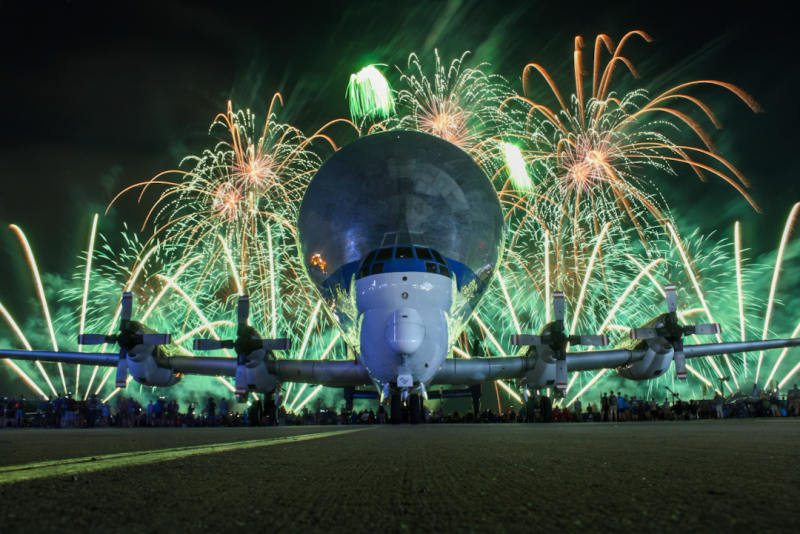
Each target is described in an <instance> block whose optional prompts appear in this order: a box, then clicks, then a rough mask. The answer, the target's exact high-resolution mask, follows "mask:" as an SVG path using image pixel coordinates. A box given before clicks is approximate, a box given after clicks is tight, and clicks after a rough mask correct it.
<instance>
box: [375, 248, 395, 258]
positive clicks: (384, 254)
mask: <svg viewBox="0 0 800 534" xmlns="http://www.w3.org/2000/svg"><path fill="white" fill-rule="evenodd" d="M392 250H393V249H391V248H382V249H380V250H379V251H378V255H377V256H376V257H375V261H387V260H391V259H392Z"/></svg>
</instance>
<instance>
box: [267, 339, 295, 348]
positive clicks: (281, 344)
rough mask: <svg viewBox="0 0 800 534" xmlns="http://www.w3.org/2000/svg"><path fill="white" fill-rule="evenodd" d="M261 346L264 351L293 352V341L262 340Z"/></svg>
mask: <svg viewBox="0 0 800 534" xmlns="http://www.w3.org/2000/svg"><path fill="white" fill-rule="evenodd" d="M261 346H262V347H263V349H264V350H291V348H292V340H291V339H262V340H261Z"/></svg>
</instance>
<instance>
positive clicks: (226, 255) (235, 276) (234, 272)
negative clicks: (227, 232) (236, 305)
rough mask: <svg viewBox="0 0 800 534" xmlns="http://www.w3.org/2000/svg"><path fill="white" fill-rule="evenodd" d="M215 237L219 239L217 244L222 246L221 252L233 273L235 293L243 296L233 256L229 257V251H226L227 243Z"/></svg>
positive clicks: (219, 236)
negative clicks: (222, 251) (223, 252)
mask: <svg viewBox="0 0 800 534" xmlns="http://www.w3.org/2000/svg"><path fill="white" fill-rule="evenodd" d="M217 237H218V238H219V242H220V243H221V244H222V250H224V251H225V257H226V258H228V264H229V265H230V266H231V272H232V273H233V280H234V281H235V282H236V291H237V292H238V293H239V295H244V292H243V291H242V282H241V280H239V273H238V270H237V269H236V264H235V263H233V256H231V251H230V250H229V249H228V245H227V243H225V240H224V239H222V236H221V235H219V234H217Z"/></svg>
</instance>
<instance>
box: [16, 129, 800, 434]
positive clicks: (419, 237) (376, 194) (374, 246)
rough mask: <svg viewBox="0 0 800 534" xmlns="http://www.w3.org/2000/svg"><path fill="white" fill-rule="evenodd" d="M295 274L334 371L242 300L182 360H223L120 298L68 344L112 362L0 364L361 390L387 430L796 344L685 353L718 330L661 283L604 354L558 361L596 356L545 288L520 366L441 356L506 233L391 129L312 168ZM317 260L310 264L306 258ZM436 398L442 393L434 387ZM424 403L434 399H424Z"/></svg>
mask: <svg viewBox="0 0 800 534" xmlns="http://www.w3.org/2000/svg"><path fill="white" fill-rule="evenodd" d="M298 229H299V239H300V243H301V248H302V250H301V254H302V260H303V263H304V266H305V269H306V274H307V275H308V276H309V278H310V280H311V281H312V282H313V283H314V285H315V286H316V287H317V289H318V291H319V293H320V295H321V296H322V298H323V299H324V300H325V303H326V304H327V306H328V307H329V309H330V310H331V312H332V314H333V316H334V318H335V319H336V321H337V322H338V326H339V328H340V329H341V331H342V334H343V336H344V338H345V340H346V342H347V343H348V345H349V346H350V347H351V349H352V353H353V354H354V355H355V358H354V359H351V360H346V361H314V360H296V359H292V358H291V357H288V358H281V357H277V356H276V355H275V352H278V351H289V350H291V347H290V343H289V341H288V340H286V339H262V338H261V336H260V335H259V333H258V332H256V331H255V329H253V328H252V327H250V326H249V325H248V316H249V300H248V298H247V296H246V295H242V296H240V298H239V303H238V312H237V314H238V322H239V327H238V331H237V339H236V340H227V341H219V340H202V339H201V340H196V341H195V344H194V349H195V351H196V352H202V351H209V350H219V349H221V348H230V349H234V350H235V352H236V354H237V357H236V358H227V357H208V356H194V357H192V356H185V355H179V354H182V353H181V352H180V351H177V350H176V348H175V347H174V346H171V345H170V341H171V339H170V336H169V335H168V334H159V333H155V332H153V331H152V330H150V329H148V328H147V327H146V326H145V325H143V324H140V323H139V322H136V321H134V320H132V296H131V294H129V293H126V294H124V295H123V297H122V303H121V309H122V312H121V322H120V328H119V333H118V334H116V335H113V336H106V335H93V334H84V333H81V334H80V336H79V343H82V344H88V345H91V344H94V345H100V344H116V345H117V347H118V352H115V353H109V354H105V353H99V354H98V353H95V354H88V353H76V352H49V351H20V350H2V351H0V358H14V359H19V360H40V361H43V362H61V363H75V364H84V365H100V366H108V367H116V368H117V375H116V384H117V387H120V388H124V387H125V386H126V384H127V382H128V375H129V374H130V376H131V377H132V378H133V379H134V380H135V381H136V382H138V383H140V384H143V385H145V386H157V387H168V386H173V385H175V384H177V383H178V382H180V380H181V378H182V377H183V375H204V376H221V377H233V378H234V380H235V387H236V393H237V395H239V396H245V395H247V393H248V392H257V393H262V394H265V395H267V396H270V397H272V398H274V399H276V403H277V402H279V399H280V394H279V392H280V388H281V385H282V384H284V383H290V382H294V383H306V384H319V385H323V386H326V387H335V388H344V390H345V398H346V401H347V404H348V405H349V406H352V399H353V395H354V388H356V387H360V386H369V387H370V388H374V389H371V391H372V392H373V394H374V395H375V396H377V395H380V397H381V399H385V398H388V399H390V404H391V420H392V423H394V424H397V423H400V422H401V416H400V412H401V406H402V404H406V405H408V406H409V408H410V420H411V422H412V423H418V422H419V421H420V404H421V400H420V397H424V398H427V397H428V395H429V393H428V390H429V389H430V388H431V386H438V385H451V386H462V388H463V389H460V390H459V389H457V388H456V390H455V392H456V393H457V392H458V391H461V392H464V395H463V396H467V395H472V397H473V401H474V402H476V403H477V402H479V400H478V399H479V395H480V384H481V383H483V382H485V381H493V380H501V379H502V380H508V379H516V380H517V381H518V382H517V383H518V384H519V385H520V386H522V387H523V389H524V391H525V392H526V394H527V391H528V390H543V389H550V388H554V389H555V390H556V392H558V393H563V392H564V391H565V390H566V387H567V376H568V373H570V372H575V371H588V370H599V369H614V370H616V371H617V373H618V374H619V375H620V376H622V377H624V378H626V379H628V380H649V379H652V378H657V377H659V376H662V375H663V374H665V373H666V372H667V371H668V370H669V367H670V365H671V364H672V365H674V366H675V373H676V375H677V378H678V379H686V360H687V359H691V358H700V357H705V356H714V355H721V354H731V353H739V352H747V351H761V350H769V349H776V348H783V347H794V346H800V339H775V340H762V341H747V342H740V343H708V344H699V345H684V337H685V336H690V335H710V334H716V333H719V330H720V326H719V325H718V324H704V325H682V324H680V323H679V322H678V318H677V311H678V310H677V298H676V290H675V287H674V286H666V287H665V293H666V297H667V310H668V311H667V313H661V314H659V315H657V316H656V317H655V318H654V319H653V320H652V321H650V322H649V323H647V324H646V325H644V326H643V327H641V328H636V329H633V330H631V336H630V337H631V339H630V340H626V341H625V342H623V343H621V344H620V345H619V346H618V347H616V348H614V349H611V350H592V351H589V352H568V348H569V346H570V345H592V346H604V345H607V344H608V338H607V336H602V335H582V336H579V335H570V333H569V332H567V331H566V330H565V327H564V313H565V312H564V310H565V306H564V296H563V293H561V292H558V291H554V293H553V295H554V299H553V308H554V321H552V322H550V323H549V324H547V325H545V326H544V327H543V329H542V330H541V332H540V333H539V334H538V335H528V334H517V335H513V336H512V337H511V341H512V344H514V345H527V346H529V347H530V348H529V349H527V352H526V355H524V356H509V357H492V358H485V357H475V358H471V359H456V358H448V356H449V355H450V354H451V352H452V348H453V346H454V343H455V341H456V339H457V338H458V336H459V335H460V334H461V332H462V331H463V330H464V327H465V325H466V322H467V320H468V319H469V317H470V315H472V313H473V311H474V310H475V309H476V307H477V305H478V302H479V301H480V299H481V297H482V295H483V293H484V292H485V290H486V288H488V287H489V285H490V283H491V281H492V277H493V276H494V274H495V272H496V271H497V268H498V265H499V262H500V261H501V259H502V253H503V242H504V233H505V225H504V222H503V213H502V210H501V208H500V203H499V201H498V197H497V193H496V192H495V190H494V188H493V186H492V184H491V182H490V181H489V179H488V178H487V177H486V175H485V174H484V173H483V171H482V170H481V169H480V167H479V166H478V165H477V164H476V163H475V162H474V161H473V160H472V158H471V157H470V156H468V155H467V154H466V153H465V152H463V151H462V150H461V149H460V148H458V147H456V146H454V145H452V144H450V143H448V142H446V141H444V140H442V139H439V138H437V137H433V136H429V135H426V134H422V133H418V132H410V131H392V132H386V133H380V134H376V135H370V136H367V137H363V138H361V139H359V140H357V141H355V142H353V143H351V144H349V145H347V146H346V147H344V148H342V149H341V150H339V151H338V152H336V153H335V154H334V155H333V156H331V158H330V159H329V160H328V161H326V162H325V164H324V165H323V166H322V167H321V168H320V169H319V171H318V172H317V173H316V175H315V176H314V178H313V179H312V181H311V183H310V184H309V186H308V190H307V191H306V194H305V196H304V198H303V202H302V205H301V208H300V212H299V219H298ZM320 259H323V260H324V263H323V262H321V261H319V260H320ZM436 393H440V392H436ZM431 395H433V392H432V393H431Z"/></svg>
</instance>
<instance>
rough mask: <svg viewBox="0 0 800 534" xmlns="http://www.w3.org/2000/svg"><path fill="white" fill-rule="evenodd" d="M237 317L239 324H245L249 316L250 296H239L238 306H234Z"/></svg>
mask: <svg viewBox="0 0 800 534" xmlns="http://www.w3.org/2000/svg"><path fill="white" fill-rule="evenodd" d="M236 313H237V319H238V321H239V324H247V320H248V319H249V318H250V297H249V296H247V295H242V296H241V297H239V306H238V307H237V308H236Z"/></svg>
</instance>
